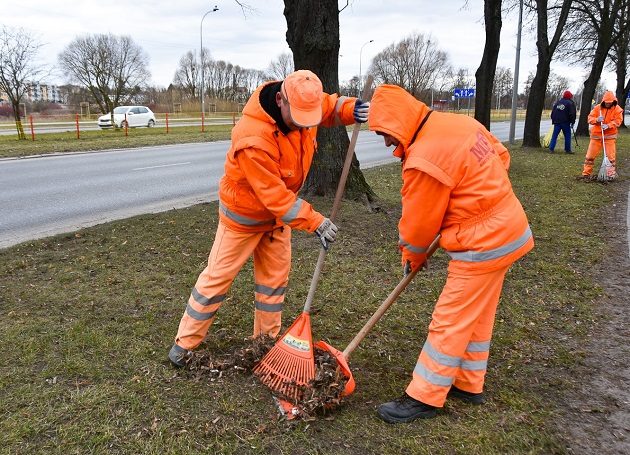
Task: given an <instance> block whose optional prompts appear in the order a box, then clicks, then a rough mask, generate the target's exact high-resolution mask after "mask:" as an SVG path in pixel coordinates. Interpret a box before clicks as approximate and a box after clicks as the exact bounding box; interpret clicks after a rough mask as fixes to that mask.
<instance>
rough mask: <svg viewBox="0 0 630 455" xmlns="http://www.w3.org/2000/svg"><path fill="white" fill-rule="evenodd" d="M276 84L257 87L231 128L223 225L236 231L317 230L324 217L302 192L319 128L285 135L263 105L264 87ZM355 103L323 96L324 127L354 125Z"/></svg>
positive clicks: (221, 204)
mask: <svg viewBox="0 0 630 455" xmlns="http://www.w3.org/2000/svg"><path fill="white" fill-rule="evenodd" d="M273 83H277V81H272V82H269V83H266V84H263V85H261V86H260V87H258V88H257V89H256V91H255V92H254V94H253V95H252V96H251V98H250V99H249V101H248V102H247V104H246V105H245V108H244V109H243V117H242V118H241V119H240V120H239V121H238V123H237V124H236V126H235V127H234V129H233V130H232V146H231V147H230V150H229V151H228V153H227V158H226V162H225V175H224V176H223V177H222V179H221V182H220V184H219V214H220V217H221V221H222V222H223V223H225V224H226V225H227V226H229V227H230V228H232V229H235V230H237V231H244V232H261V231H269V230H271V229H273V228H275V227H278V226H281V225H283V224H287V225H289V226H291V227H292V228H295V229H302V230H306V231H309V232H313V231H314V230H315V229H317V227H318V226H319V225H320V224H321V223H322V221H323V220H324V217H323V215H321V214H320V213H319V212H317V211H315V210H314V209H313V207H312V206H311V205H310V204H309V203H308V202H306V201H305V200H303V199H301V198H299V197H297V193H298V191H299V190H300V188H301V187H302V185H303V183H304V180H305V179H306V176H307V174H308V171H309V168H310V166H311V162H312V161H313V154H314V153H315V151H316V148H317V141H316V137H317V127H313V128H300V129H299V130H295V131H290V132H289V133H288V134H286V135H285V134H283V133H282V131H280V129H279V128H278V125H277V124H276V122H275V120H274V119H273V118H272V117H271V116H270V115H269V114H268V113H267V112H265V110H264V108H263V107H262V106H261V104H260V101H259V98H260V92H261V91H262V89H263V88H264V87H265V86H266V85H268V84H273ZM355 100H356V98H348V97H345V96H338V95H336V94H335V95H329V94H326V93H324V96H323V99H322V121H321V123H320V125H323V126H333V125H342V124H343V125H350V124H352V123H354V117H353V110H354V103H355Z"/></svg>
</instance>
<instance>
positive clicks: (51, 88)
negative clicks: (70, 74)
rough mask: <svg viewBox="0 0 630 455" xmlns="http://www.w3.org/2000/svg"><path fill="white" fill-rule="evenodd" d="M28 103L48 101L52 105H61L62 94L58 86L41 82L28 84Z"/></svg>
mask: <svg viewBox="0 0 630 455" xmlns="http://www.w3.org/2000/svg"><path fill="white" fill-rule="evenodd" d="M25 98H26V100H27V101H30V102H36V101H48V102H51V103H61V102H62V99H61V94H60V93H59V87H57V86H56V85H49V84H42V83H41V82H27V83H26V94H25Z"/></svg>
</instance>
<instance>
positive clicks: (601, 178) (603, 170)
mask: <svg viewBox="0 0 630 455" xmlns="http://www.w3.org/2000/svg"><path fill="white" fill-rule="evenodd" d="M600 125H601V123H600ZM602 148H603V151H604V158H603V159H602V165H601V166H600V167H599V173H598V174H597V181H598V182H608V181H610V180H612V178H611V177H610V175H608V171H609V170H610V168H611V167H612V163H611V162H610V160H609V159H608V155H607V154H606V141H605V140H604V129H603V128H602Z"/></svg>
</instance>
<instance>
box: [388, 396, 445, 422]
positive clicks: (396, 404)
mask: <svg viewBox="0 0 630 455" xmlns="http://www.w3.org/2000/svg"><path fill="white" fill-rule="evenodd" d="M436 409H437V408H436V407H435V406H431V405H428V404H424V403H423V402H422V401H418V400H416V399H414V398H411V397H410V396H409V395H407V394H404V395H403V396H402V397H400V398H396V399H395V400H394V401H389V402H387V403H383V404H382V405H380V406H379V407H378V410H377V413H378V416H379V417H380V418H381V419H382V420H384V421H385V422H387V423H406V422H411V421H413V420H416V419H430V418H432V417H435V415H436V414H437V411H436Z"/></svg>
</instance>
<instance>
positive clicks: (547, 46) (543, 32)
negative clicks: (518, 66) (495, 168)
mask: <svg viewBox="0 0 630 455" xmlns="http://www.w3.org/2000/svg"><path fill="white" fill-rule="evenodd" d="M571 2H572V0H564V1H563V2H562V7H561V10H560V14H559V16H558V22H557V23H556V29H555V32H554V35H553V37H552V39H551V42H550V41H549V36H548V33H547V28H548V23H549V16H548V5H547V3H548V2H547V0H536V5H535V6H536V10H535V11H534V14H536V18H537V27H536V35H537V38H536V47H537V49H538V63H537V64H536V74H535V75H534V79H533V80H532V85H531V88H530V91H529V93H530V97H529V100H528V101H527V111H526V112H525V128H524V130H523V147H537V148H539V147H540V146H541V144H540V121H541V118H542V112H543V109H544V107H545V93H546V88H547V83H548V82H549V75H550V73H551V60H552V58H553V54H554V52H555V51H556V49H557V47H558V43H559V42H560V38H561V37H562V33H563V30H564V27H565V25H566V22H567V18H568V17H569V12H570V8H571Z"/></svg>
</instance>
